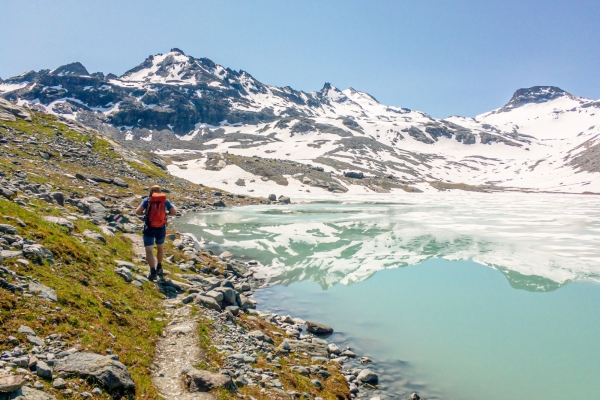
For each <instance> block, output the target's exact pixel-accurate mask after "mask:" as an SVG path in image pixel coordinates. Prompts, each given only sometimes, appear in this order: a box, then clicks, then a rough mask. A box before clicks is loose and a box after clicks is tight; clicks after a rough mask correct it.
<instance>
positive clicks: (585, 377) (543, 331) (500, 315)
mask: <svg viewBox="0 0 600 400" xmlns="http://www.w3.org/2000/svg"><path fill="white" fill-rule="evenodd" d="M293 200H294V201H296V202H298V203H297V204H292V205H276V206H264V205H263V206H249V207H241V208H235V209H224V210H222V211H214V212H206V213H200V214H187V215H185V216H184V217H183V218H180V219H177V220H176V221H175V228H176V229H178V230H179V231H181V232H188V233H192V234H194V235H195V236H196V237H197V238H198V239H199V240H200V241H201V242H202V243H203V245H204V246H206V247H207V248H209V249H212V250H213V252H214V253H215V254H219V252H220V251H224V250H229V251H231V252H232V253H233V254H234V255H235V256H237V257H243V259H245V260H257V261H258V262H259V264H260V265H259V267H258V270H259V272H258V274H260V275H261V276H264V277H265V278H267V280H268V282H269V286H268V287H265V288H263V289H260V290H258V291H256V292H255V294H254V296H253V297H254V299H255V300H257V301H258V302H259V304H258V309H259V310H260V311H269V312H275V313H277V314H279V315H286V314H290V315H292V316H293V317H300V318H303V319H310V320H314V321H318V322H322V323H325V324H328V325H330V326H332V327H334V329H335V333H334V334H333V335H332V336H331V337H330V338H329V339H330V340H332V341H334V342H335V343H337V344H338V345H340V347H341V346H342V345H344V346H346V345H347V346H350V347H351V348H352V349H353V351H354V352H356V353H357V354H358V355H359V356H368V357H369V358H371V359H372V360H373V361H374V363H373V364H371V365H370V366H369V368H370V369H372V370H374V371H375V372H378V373H379V374H380V386H382V387H383V388H385V390H386V392H387V393H396V394H398V396H397V397H396V396H390V398H399V397H400V396H404V395H405V394H406V393H411V392H413V391H417V392H418V393H419V395H420V396H421V397H423V398H426V399H461V400H481V399H485V400H505V399H515V400H516V399H527V400H535V399H545V400H551V399H566V398H577V399H599V398H600V284H599V282H600V197H598V196H586V195H559V194H516V193H494V194H484V193H469V192H452V193H450V192H446V193H438V194H405V195H404V194H403V195H398V196H395V195H394V196H390V195H388V196H387V197H384V196H379V197H360V198H356V199H352V198H344V199H343V201H335V200H331V199H329V200H326V201H316V200H314V199H310V200H309V199H306V201H305V202H302V199H293Z"/></svg>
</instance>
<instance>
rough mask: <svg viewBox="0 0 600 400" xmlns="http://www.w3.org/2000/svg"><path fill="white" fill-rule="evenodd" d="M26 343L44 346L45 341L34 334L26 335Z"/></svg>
mask: <svg viewBox="0 0 600 400" xmlns="http://www.w3.org/2000/svg"><path fill="white" fill-rule="evenodd" d="M27 343H31V344H33V345H34V346H45V345H46V342H44V339H42V338H39V337H37V336H35V335H27Z"/></svg>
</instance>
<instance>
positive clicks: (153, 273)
mask: <svg viewBox="0 0 600 400" xmlns="http://www.w3.org/2000/svg"><path fill="white" fill-rule="evenodd" d="M148 280H149V281H155V280H156V270H155V269H154V268H150V275H148Z"/></svg>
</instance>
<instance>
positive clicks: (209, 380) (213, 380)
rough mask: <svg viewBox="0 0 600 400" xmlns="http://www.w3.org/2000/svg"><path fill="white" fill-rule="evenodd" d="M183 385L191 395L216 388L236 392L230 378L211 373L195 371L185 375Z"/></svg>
mask: <svg viewBox="0 0 600 400" xmlns="http://www.w3.org/2000/svg"><path fill="white" fill-rule="evenodd" d="M185 385H186V386H187V388H188V390H189V391H190V392H192V393H194V392H208V391H209V390H212V389H217V388H224V389H226V390H230V391H236V387H235V384H234V383H233V381H232V380H231V377H230V376H228V375H223V374H213V373H212V372H208V371H201V370H196V369H194V370H192V371H188V372H186V373H185Z"/></svg>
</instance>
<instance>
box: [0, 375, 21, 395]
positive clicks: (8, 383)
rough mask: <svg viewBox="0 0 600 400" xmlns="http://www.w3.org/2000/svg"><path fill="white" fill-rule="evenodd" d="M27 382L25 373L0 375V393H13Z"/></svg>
mask: <svg viewBox="0 0 600 400" xmlns="http://www.w3.org/2000/svg"><path fill="white" fill-rule="evenodd" d="M24 384H25V377H24V376H23V375H0V393H12V392H16V391H17V390H19V389H21V388H22V387H23V385H24Z"/></svg>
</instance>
